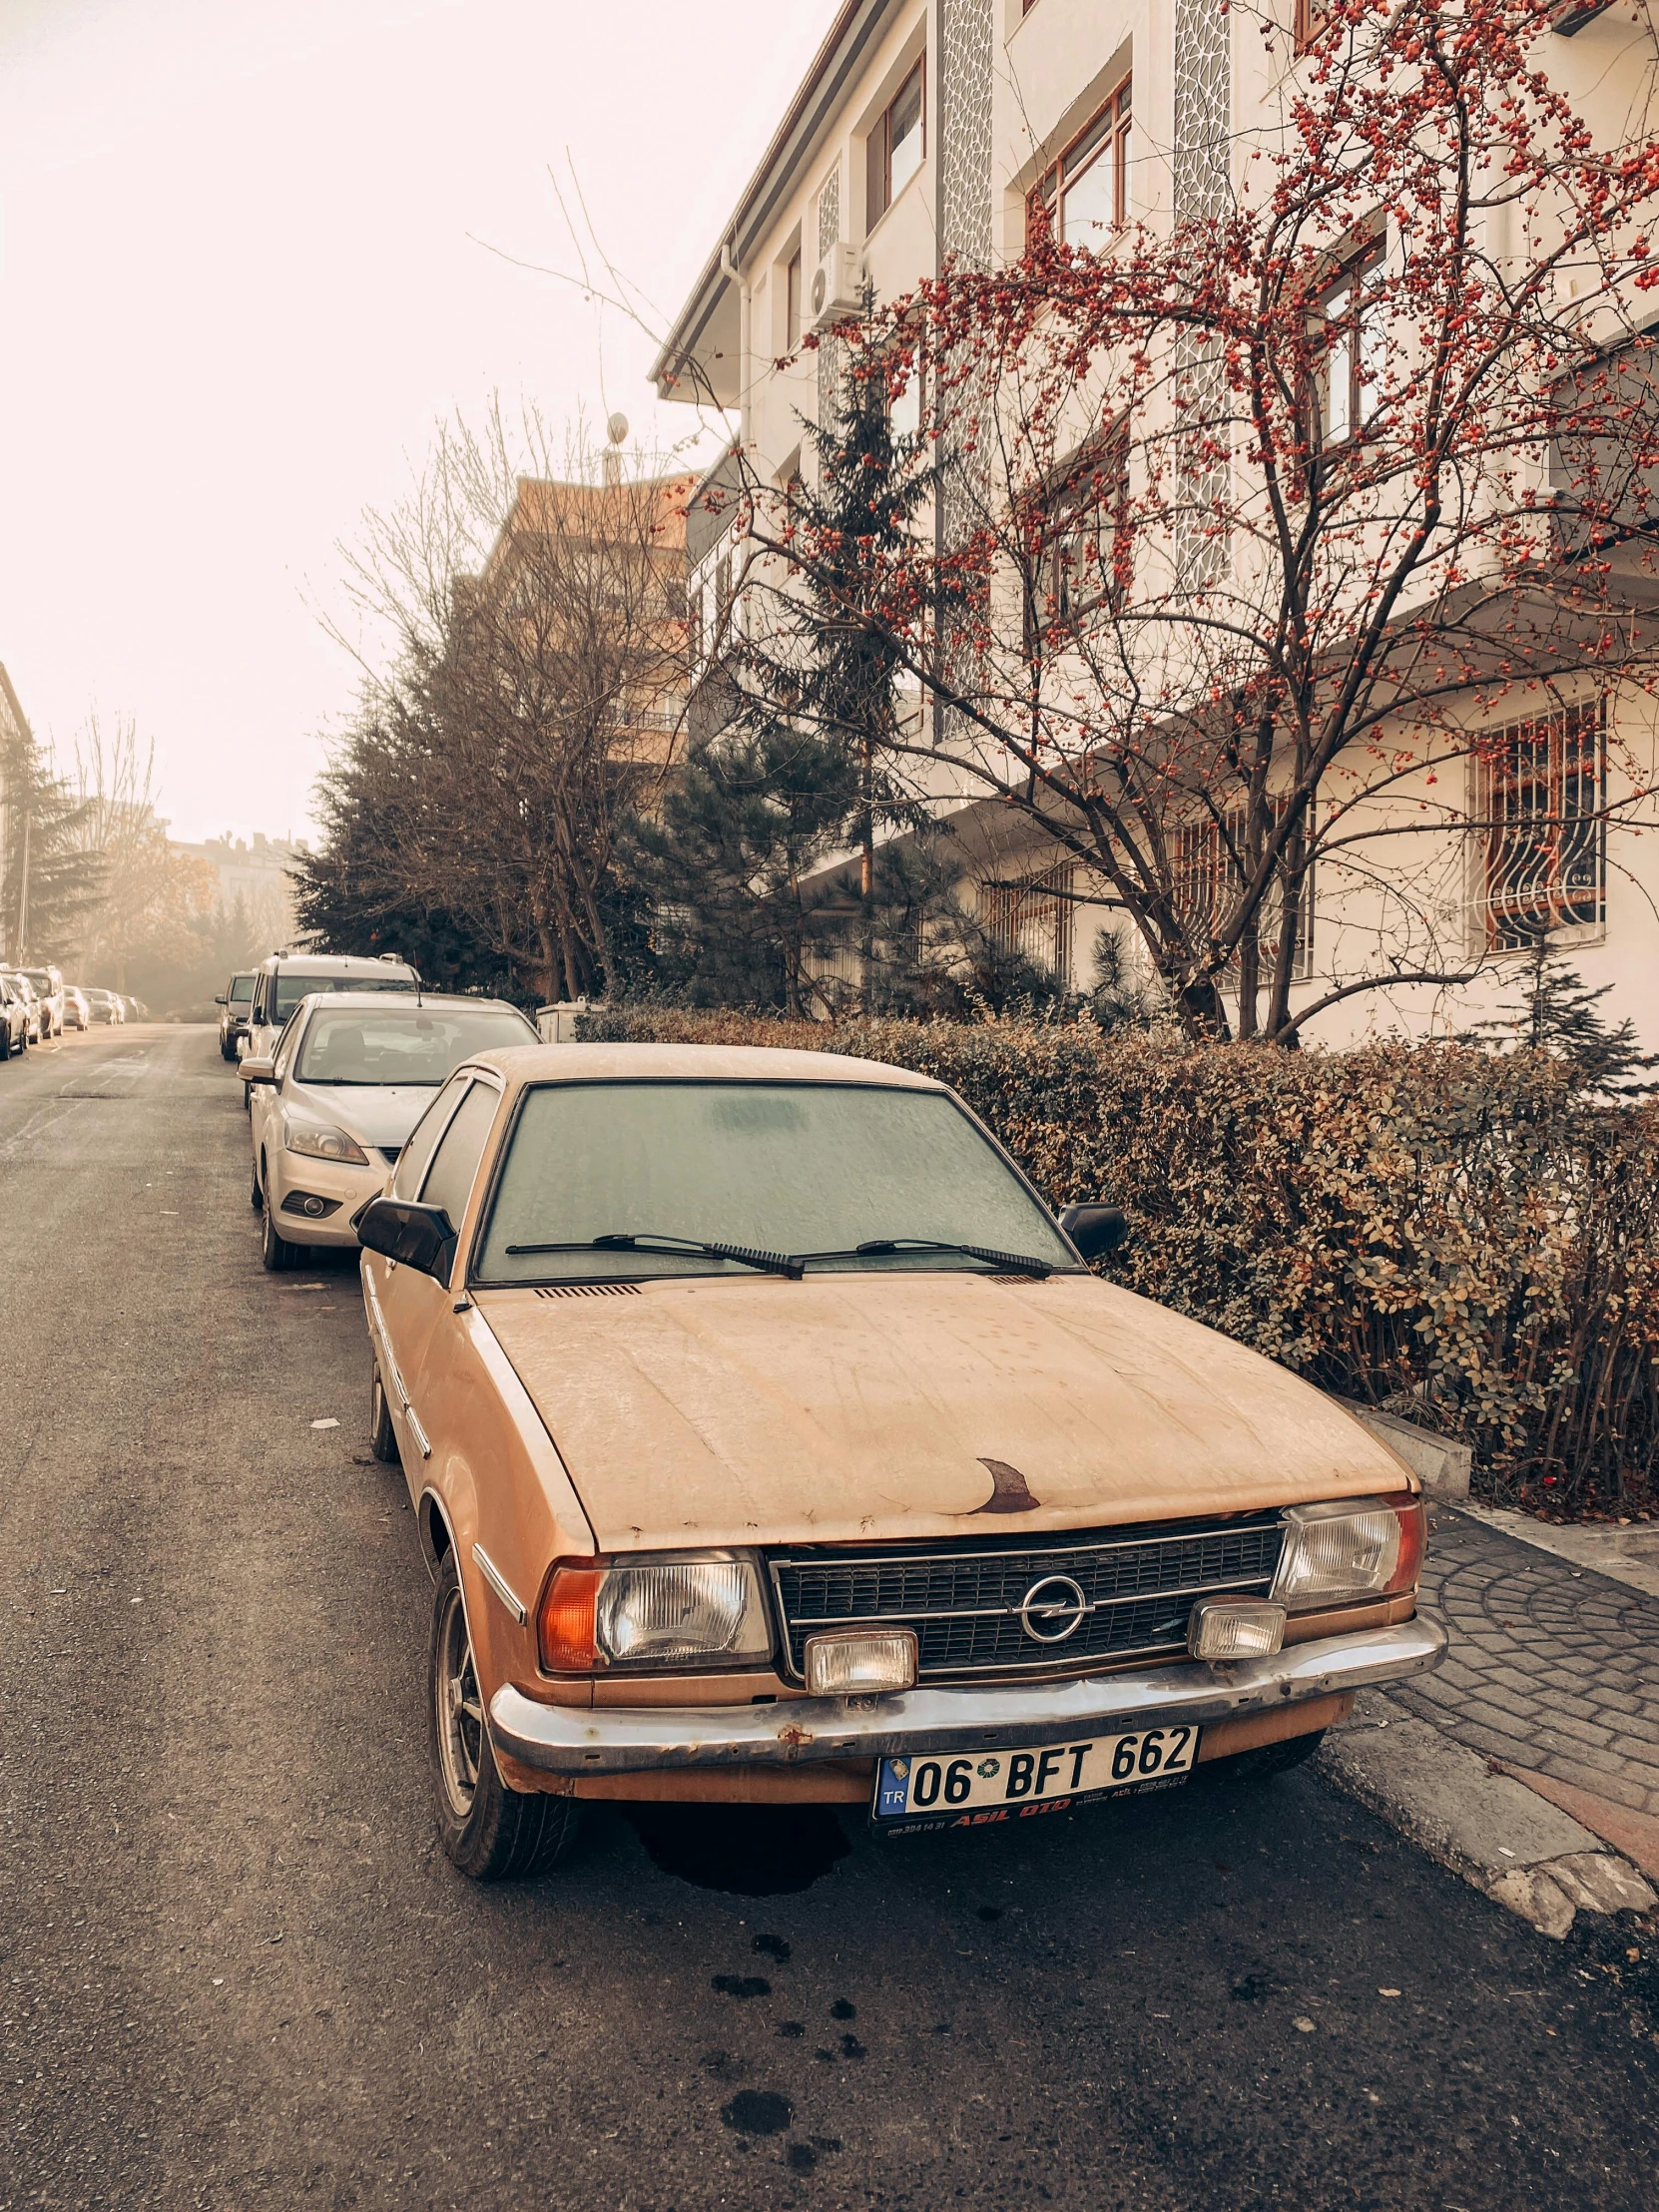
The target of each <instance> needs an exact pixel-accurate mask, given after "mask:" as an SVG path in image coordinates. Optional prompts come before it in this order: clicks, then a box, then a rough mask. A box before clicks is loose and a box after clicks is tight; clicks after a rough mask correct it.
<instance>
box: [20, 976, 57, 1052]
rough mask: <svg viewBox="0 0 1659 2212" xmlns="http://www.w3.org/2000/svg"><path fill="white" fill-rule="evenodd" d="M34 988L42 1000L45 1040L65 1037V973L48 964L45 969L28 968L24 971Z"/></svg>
mask: <svg viewBox="0 0 1659 2212" xmlns="http://www.w3.org/2000/svg"><path fill="white" fill-rule="evenodd" d="M22 972H23V974H24V975H26V976H27V977H28V979H29V981H30V983H31V984H32V985H33V987H34V993H35V996H36V997H37V998H38V999H39V1000H40V1029H41V1035H42V1037H43V1038H47V1039H50V1038H52V1037H61V1036H62V1035H63V971H62V969H60V968H56V967H53V966H52V965H51V964H50V963H48V965H47V966H45V967H27V968H24V969H23V970H22Z"/></svg>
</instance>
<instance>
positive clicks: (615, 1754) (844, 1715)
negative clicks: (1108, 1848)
mask: <svg viewBox="0 0 1659 2212" xmlns="http://www.w3.org/2000/svg"><path fill="white" fill-rule="evenodd" d="M1445 1644H1446V1639H1445V1631H1444V1629H1442V1628H1439V1627H1437V1626H1436V1625H1435V1624H1434V1623H1433V1622H1432V1621H1425V1620H1422V1619H1421V1618H1418V1619H1416V1620H1410V1621H1401V1622H1400V1623H1399V1624H1398V1625H1397V1626H1395V1627H1393V1628H1368V1629H1363V1630H1361V1631H1360V1632H1359V1633H1358V1634H1356V1635H1352V1636H1327V1637H1323V1638H1321V1640H1320V1641H1319V1642H1318V1643H1310V1644H1293V1645H1292V1646H1291V1647H1290V1648H1289V1649H1288V1650H1285V1651H1282V1652H1280V1653H1278V1654H1277V1655H1276V1656H1275V1657H1274V1658H1272V1659H1248V1660H1244V1661H1241V1662H1240V1663H1239V1664H1237V1665H1235V1666H1215V1667H1212V1666H1206V1665H1200V1664H1197V1663H1194V1662H1188V1663H1185V1664H1182V1665H1177V1666H1167V1667H1155V1668H1146V1669H1141V1670H1137V1671H1136V1672H1134V1673H1131V1674H1106V1675H1096V1676H1093V1677H1087V1676H1086V1677H1084V1678H1083V1679H1081V1680H1079V1681H1072V1682H1030V1683H1021V1682H1014V1683H1010V1682H1001V1683H987V1684H985V1685H983V1686H980V1685H976V1684H966V1685H961V1686H953V1687H952V1688H950V1689H939V1690H935V1689H928V1688H919V1689H914V1690H903V1691H899V1692H896V1693H894V1694H892V1695H890V1696H886V1697H870V1698H792V1699H780V1700H779V1701H778V1703H777V1704H776V1705H654V1706H641V1705H609V1706H606V1705H601V1706H595V1707H587V1706H572V1705H542V1704H540V1703H538V1702H537V1700H536V1699H534V1698H528V1697H526V1696H525V1695H524V1694H523V1692H522V1691H521V1690H515V1689H514V1688H513V1687H512V1686H511V1684H508V1685H507V1686H506V1687H504V1688H502V1689H499V1690H497V1691H496V1693H495V1695H494V1697H493V1698H492V1699H491V1700H490V1734H491V1736H492V1737H493V1739H494V1741H495V1743H496V1745H497V1746H498V1748H499V1749H500V1750H502V1751H504V1752H506V1753H507V1754H508V1756H509V1757H511V1758H513V1759H516V1760H518V1761H519V1762H520V1764H521V1765H523V1766H526V1767H536V1768H539V1769H541V1770H542V1771H543V1772H544V1773H547V1774H563V1775H581V1774H647V1773H650V1772H652V1771H653V1770H654V1769H659V1768H663V1767H728V1766H766V1767H787V1766H796V1765H798V1764H799V1763H800V1762H801V1761H803V1760H807V1759H869V1758H874V1757H875V1756H877V1755H878V1754H889V1753H897V1752H919V1751H940V1752H943V1751H994V1750H998V1749H1000V1748H1002V1747H1004V1746H1007V1745H1027V1744H1042V1743H1059V1742H1062V1741H1063V1740H1064V1739H1065V1738H1066V1737H1068V1736H1075V1735H1078V1734H1079V1733H1080V1732H1082V1731H1085V1730H1089V1731H1093V1732H1094V1733H1095V1734H1099V1733H1101V1732H1102V1731H1103V1730H1105V1729H1108V1728H1110V1729H1112V1730H1113V1731H1115V1732H1121V1733H1125V1734H1127V1733H1128V1732H1129V1731H1130V1730H1132V1729H1140V1728H1161V1727H1168V1726H1170V1725H1171V1724H1172V1723H1179V1722H1182V1721H1187V1722H1190V1723H1192V1724H1193V1725H1195V1726H1201V1725H1203V1724H1204V1723H1206V1722H1210V1721H1223V1720H1232V1719H1234V1718H1236V1717H1237V1716H1238V1715H1239V1714H1242V1713H1267V1712H1274V1711H1277V1710H1279V1709H1280V1708H1281V1707H1283V1706H1285V1705H1286V1704H1289V1703H1291V1702H1292V1701H1294V1700H1298V1699H1301V1698H1314V1697H1326V1696H1328V1695H1329V1694H1330V1693H1331V1692H1332V1691H1333V1690H1362V1689H1366V1688H1368V1687H1370V1686H1372V1685H1374V1684H1376V1683H1379V1682H1396V1681H1398V1680H1399V1679H1400V1677H1401V1676H1402V1675H1408V1674H1421V1673H1423V1672H1424V1671H1425V1670H1426V1669H1428V1668H1430V1667H1437V1666H1438V1665H1439V1663H1440V1661H1441V1660H1442V1659H1443V1658H1444V1656H1445Z"/></svg>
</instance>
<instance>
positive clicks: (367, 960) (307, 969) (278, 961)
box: [254, 952, 414, 976]
mask: <svg viewBox="0 0 1659 2212" xmlns="http://www.w3.org/2000/svg"><path fill="white" fill-rule="evenodd" d="M260 968H261V969H270V970H275V972H276V973H277V974H279V975H408V976H412V975H413V974H414V969H413V968H412V967H410V965H409V963H408V961H407V960H380V959H376V958H375V957H374V955H373V954H372V953H367V952H273V953H271V954H269V955H268V957H267V958H265V959H263V960H262V961H261V962H260ZM254 972H256V973H258V972H259V970H255V971H254Z"/></svg>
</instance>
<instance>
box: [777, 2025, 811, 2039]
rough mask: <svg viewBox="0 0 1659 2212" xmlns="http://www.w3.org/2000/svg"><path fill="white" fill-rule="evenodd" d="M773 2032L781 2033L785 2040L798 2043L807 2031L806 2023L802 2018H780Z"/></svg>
mask: <svg viewBox="0 0 1659 2212" xmlns="http://www.w3.org/2000/svg"><path fill="white" fill-rule="evenodd" d="M775 2032H776V2033H777V2034H779V2035H782V2036H783V2038H784V2040H785V2041H786V2042H789V2043H799V2042H800V2040H801V2038H802V2036H803V2035H805V2034H806V2032H807V2028H806V2023H805V2022H804V2021H802V2020H780V2021H779V2022H778V2026H777V2028H776V2030H775Z"/></svg>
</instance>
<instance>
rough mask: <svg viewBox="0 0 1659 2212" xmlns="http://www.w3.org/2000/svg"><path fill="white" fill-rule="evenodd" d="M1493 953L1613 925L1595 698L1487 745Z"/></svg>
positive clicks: (1492, 736)
mask: <svg viewBox="0 0 1659 2212" xmlns="http://www.w3.org/2000/svg"><path fill="white" fill-rule="evenodd" d="M1478 759H1479V770H1478V774H1479V785H1480V819H1481V821H1482V823H1483V824H1484V826H1485V827H1484V831H1483V837H1484V847H1485V866H1484V875H1485V882H1484V889H1483V900H1482V903H1483V907H1484V914H1485V933H1486V946H1487V949H1488V950H1489V951H1493V952H1517V951H1522V950H1524V949H1525V948H1526V947H1527V946H1529V945H1533V944H1536V943H1537V941H1538V939H1539V938H1540V937H1542V936H1547V935H1548V934H1549V933H1550V932H1551V931H1552V930H1556V929H1569V928H1574V927H1577V928H1585V927H1588V928H1599V927H1601V926H1602V924H1603V923H1604V922H1605V921H1606V918H1607V838H1606V831H1605V827H1604V807H1605V797H1606V782H1607V716H1606V705H1605V702H1604V701H1603V700H1599V699H1596V700H1587V701H1585V702H1584V703H1583V704H1581V705H1579V706H1575V707H1565V708H1563V709H1562V710H1561V711H1560V712H1559V713H1557V714H1553V715H1542V716H1540V717H1539V718H1538V719H1537V720H1536V721H1533V722H1512V723H1510V724H1509V725H1508V726H1507V727H1506V728H1505V729H1502V730H1494V731H1490V732H1488V733H1487V734H1486V735H1485V737H1483V738H1482V739H1481V740H1480V741H1479V755H1478Z"/></svg>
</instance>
